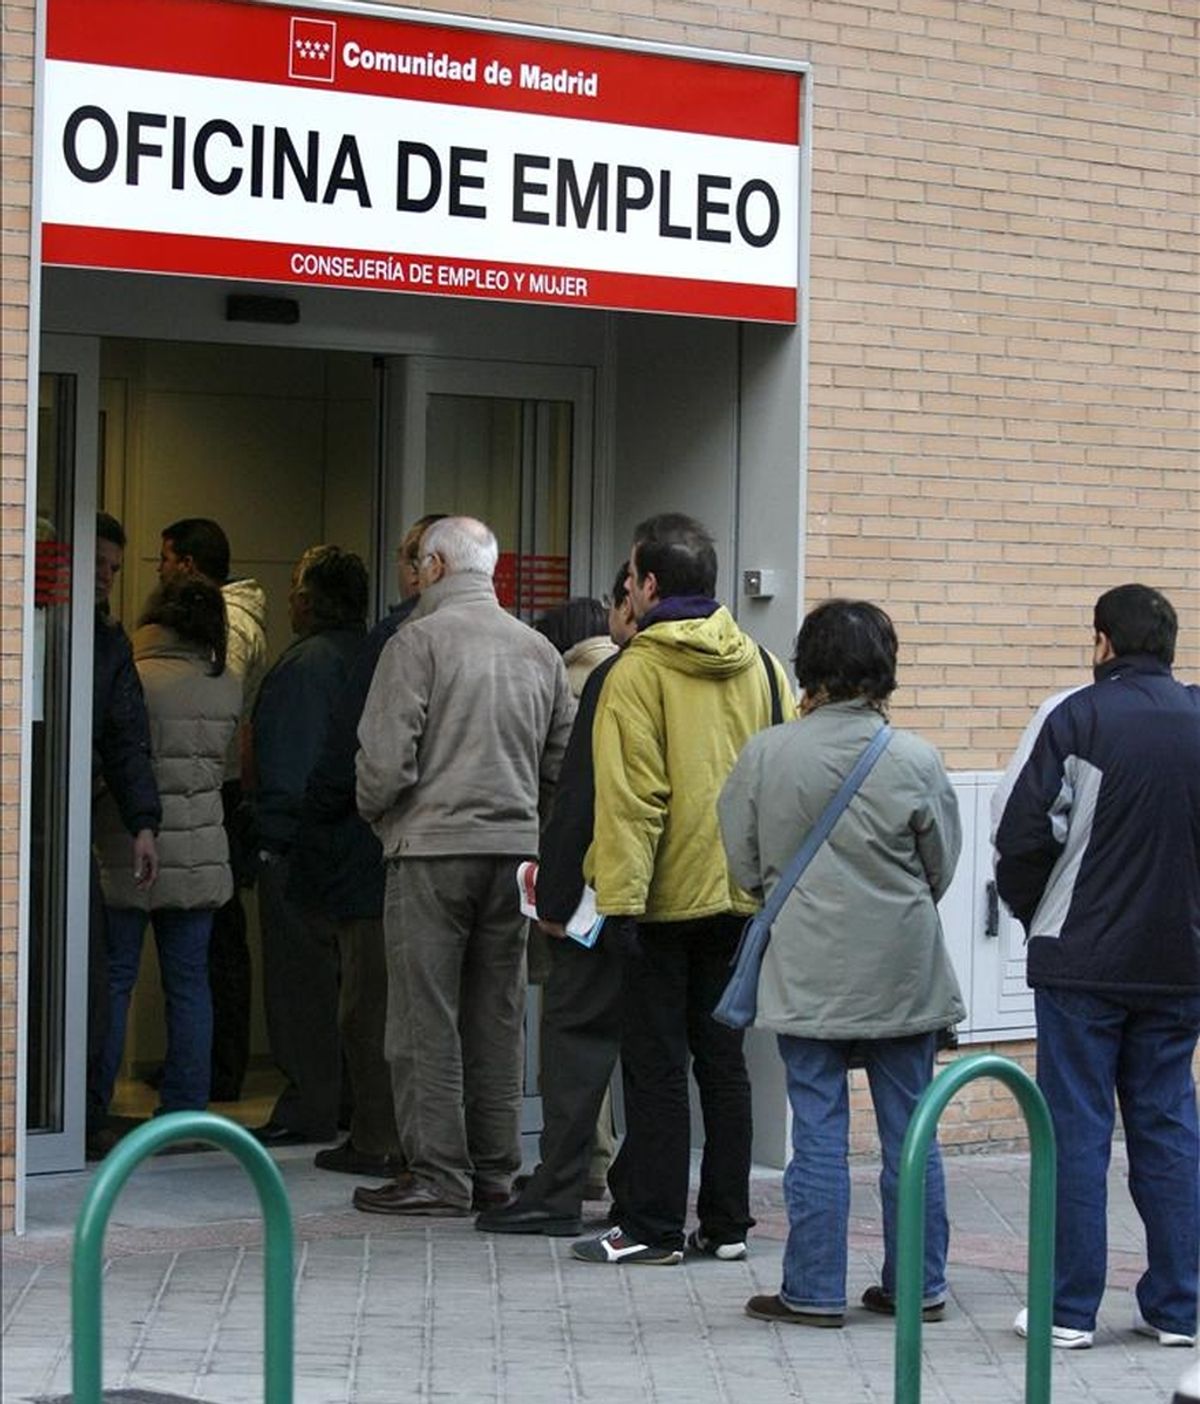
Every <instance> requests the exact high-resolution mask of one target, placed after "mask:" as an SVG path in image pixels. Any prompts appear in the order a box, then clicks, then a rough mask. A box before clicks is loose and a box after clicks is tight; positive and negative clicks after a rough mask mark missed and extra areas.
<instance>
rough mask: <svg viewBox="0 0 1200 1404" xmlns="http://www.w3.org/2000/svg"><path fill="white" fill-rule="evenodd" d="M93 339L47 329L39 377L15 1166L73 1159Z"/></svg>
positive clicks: (81, 1018)
mask: <svg viewBox="0 0 1200 1404" xmlns="http://www.w3.org/2000/svg"><path fill="white" fill-rule="evenodd" d="M98 370H99V355H98V345H97V343H96V342H95V341H94V340H91V339H88V338H83V337H49V336H48V337H46V338H44V339H43V342H42V354H41V371H40V378H39V383H38V427H37V484H36V492H37V541H36V546H35V572H34V611H33V613H34V619H33V660H32V670H31V672H32V677H31V689H30V690H31V694H32V697H31V708H30V711H31V731H32V735H31V747H30V844H29V857H30V871H29V906H28V914H29V917H28V919H29V926H28V932H27V939H28V952H29V959H28V964H27V969H28V972H29V975H28V1018H27V1025H26V1027H27V1045H26V1055H27V1056H26V1105H25V1127H26V1163H27V1167H28V1169H29V1170H30V1171H32V1172H37V1171H48V1170H69V1169H77V1168H78V1167H80V1166H82V1165H83V1161H84V1101H85V1085H86V1060H87V1052H86V1047H87V1043H86V1039H87V993H86V991H87V959H88V954H87V952H88V943H87V935H88V881H89V865H88V853H89V845H90V842H91V833H90V829H91V762H90V756H91V699H92V686H91V682H92V637H93V613H94V609H95V584H94V582H95V551H96V546H95V541H96V535H95V515H96V444H97V419H98V414H97V387H98V384H99V373H98Z"/></svg>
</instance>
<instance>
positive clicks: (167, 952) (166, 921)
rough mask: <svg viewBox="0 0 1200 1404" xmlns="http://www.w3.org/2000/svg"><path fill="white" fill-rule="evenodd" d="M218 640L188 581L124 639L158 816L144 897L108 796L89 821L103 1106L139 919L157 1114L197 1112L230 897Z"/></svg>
mask: <svg viewBox="0 0 1200 1404" xmlns="http://www.w3.org/2000/svg"><path fill="white" fill-rule="evenodd" d="M226 638H227V628H226V619H225V605H224V602H223V600H222V598H221V592H220V590H218V589H217V588H216V587H215V586H213V585H209V584H208V583H207V582H205V581H202V580H199V579H196V578H195V577H191V578H187V579H184V580H179V581H175V582H172V583H169V584H166V585H164V586H163V587H162V588H161V589H160V590H158V591H157V592H156V593H155V594H154V595H153V596H152V597H151V599H150V602H149V604H148V605H147V607H146V612H145V614H144V615H143V616H142V619H141V621H140V623H139V626H138V629H137V632H136V633H135V634H134V636H133V657H134V663H135V665H136V667H137V670H138V675H139V677H140V678H141V682H142V689H143V691H144V693H145V696H146V710H147V712H148V713H149V717H150V748H151V758H152V762H153V766H154V775H155V779H156V780H157V782H158V789H159V794H160V795H161V797H162V809H163V814H162V827H161V829H160V830H159V835H158V854H159V872H158V879H157V881H156V882H155V883H154V885H153V886H152V887H150V888H144V887H139V886H138V885H137V882H136V880H135V875H134V873H133V872H132V871H131V870H130V867H129V839H128V835H127V834H125V833H124V830H123V829H122V826H121V823H120V818H119V816H118V814H117V811H116V806H115V804H114V803H113V801H112V798H111V796H108V795H105V796H104V797H103V799H102V801H101V804H100V807H99V810H98V812H97V816H96V824H95V836H96V838H95V841H96V847H97V856H98V858H99V861H100V872H101V881H102V883H103V887H104V902H105V922H106V927H107V932H106V937H107V946H108V968H109V1032H108V1040H107V1043H106V1045H105V1049H104V1055H103V1059H102V1067H101V1072H102V1087H103V1094H104V1097H105V1099H106V1102H107V1101H108V1100H109V1099H111V1097H112V1089H113V1084H114V1082H115V1081H116V1076H117V1069H118V1067H119V1066H120V1063H121V1056H122V1053H123V1050H124V1046H125V1023H126V1017H127V1015H128V1012H129V997H130V995H131V993H132V991H133V987H134V984H135V983H136V982H137V974H138V965H139V963H140V960H141V953H142V937H143V935H144V933H145V928H146V920H147V918H149V920H150V923H151V925H152V926H153V927H154V937H155V941H156V942H157V945H158V959H159V966H160V969H161V972H162V983H163V994H164V996H165V999H166V1014H167V1056H166V1060H165V1063H164V1067H163V1080H162V1087H161V1091H160V1097H161V1106H160V1108H159V1110H160V1111H184V1110H197V1109H202V1108H203V1107H204V1106H205V1105H206V1104H207V1102H208V1085H209V1064H210V1055H211V1045H212V1001H211V997H210V995H209V985H208V943H209V937H210V935H211V933H212V920H213V912H214V910H215V909H216V908H217V907H219V906H221V904H222V903H223V902H226V901H228V899H229V897H230V894H231V893H232V891H233V882H232V878H231V876H230V870H229V848H228V845H227V842H226V838H225V827H224V823H223V817H222V809H221V781H222V779H223V776H224V763H225V752H226V748H227V747H228V745H229V741H230V738H231V737H232V736H233V734H234V731H235V730H236V728H237V724H238V717H239V715H240V711H241V700H242V685H241V682H240V681H239V679H238V678H236V677H235V676H234V675H233V674H232V673H231V672H229V671H227V670H226V667H225V650H226Z"/></svg>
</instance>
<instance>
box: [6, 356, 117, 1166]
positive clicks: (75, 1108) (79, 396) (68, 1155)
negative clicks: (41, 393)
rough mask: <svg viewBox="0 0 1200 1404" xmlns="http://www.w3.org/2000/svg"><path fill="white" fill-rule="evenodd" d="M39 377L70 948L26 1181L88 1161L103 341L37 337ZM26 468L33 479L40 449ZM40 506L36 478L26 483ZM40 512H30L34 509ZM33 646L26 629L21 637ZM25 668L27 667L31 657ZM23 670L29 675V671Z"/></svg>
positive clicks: (25, 808)
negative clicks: (63, 761)
mask: <svg viewBox="0 0 1200 1404" xmlns="http://www.w3.org/2000/svg"><path fill="white" fill-rule="evenodd" d="M39 352H40V354H39V363H38V375H37V378H36V379H35V380H34V382H33V386H34V391H35V393H36V392H37V391H38V390H39V389H40V380H41V376H42V375H43V374H49V375H70V376H74V378H75V426H74V428H75V441H74V452H73V464H72V473H73V491H72V548H71V580H72V582H73V588H72V590H71V624H70V628H71V647H70V658H71V676H70V682H69V691H68V696H69V699H70V700H69V704H68V717H69V720H68V739H67V774H68V776H69V781H68V783H69V787H70V788H69V794H68V800H67V834H66V846H67V851H66V854H65V855H64V857H65V866H66V888H67V891H66V907H65V912H66V932H65V941H66V947H65V952H64V961H65V971H64V988H63V1005H64V1007H63V1031H62V1032H63V1037H62V1042H61V1045H60V1047H59V1048H58V1050H57V1052H58V1056H59V1057H60V1058H61V1059H62V1069H61V1075H62V1097H63V1122H62V1128H61V1129H60V1130H58V1131H35V1132H30V1131H28V1129H27V1126H26V1115H27V1113H26V1107H25V1097H26V1095H27V1077H28V1074H27V1069H26V1068H25V1067H24V1066H22V1072H23V1073H24V1075H23V1076H18V1079H17V1090H18V1097H19V1101H18V1106H17V1109H16V1110H17V1118H16V1119H17V1135H18V1144H19V1145H20V1144H21V1143H22V1142H23V1143H24V1157H23V1159H24V1164H23V1171H22V1173H24V1174H47V1173H51V1172H54V1171H63V1170H80V1169H82V1168H83V1166H84V1164H85V1151H84V1139H85V1118H86V1103H87V985H88V925H89V920H90V908H91V903H90V854H91V824H92V761H91V753H92V687H93V677H92V673H93V644H94V615H95V607H96V601H95V591H94V585H93V579H94V576H95V569H96V474H97V464H98V458H97V454H98V432H99V407H100V341H99V338H98V337H94V336H68V335H63V334H52V333H47V334H44V335H43V336H42V337H41V340H40V347H39ZM33 448H34V452H33V453H32V454H31V456H30V457H31V462H32V464H33V467H34V472H35V473H36V464H37V454H36V445H34V446H33ZM30 488H31V490H32V491H31V495H32V496H33V498H34V500H35V502H36V496H37V485H36V480H35V481H34V482H33V483H32V484H30ZM35 510H36V509H35ZM27 637H28V638H29V641H30V643H29V646H30V648H31V649H32V648H33V647H35V646H36V645H35V643H34V637H33V630H32V627H31V628H30V629H29V631H28V633H27ZM30 661H31V660H30ZM26 672H27V673H32V668H31V667H27V669H26ZM32 740H33V713H32V696H31V695H30V696H29V697H28V698H27V705H26V706H24V707H23V709H22V719H21V748H22V756H23V759H24V764H23V765H22V777H23V780H22V791H23V793H22V800H21V807H22V812H23V813H25V814H28V813H29V804H30V799H31V795H32V775H31V774H30V767H29V760H30V757H31V756H32ZM30 852H31V848H30V844H29V842H28V841H26V842H25V843H23V844H22V847H21V853H22V862H21V866H22V872H23V874H24V880H25V881H26V882H27V883H28V882H30V881H31V874H30V872H29V855H30ZM32 895H33V894H32V891H27V900H26V902H25V903H24V904H23V906H22V917H21V922H22V925H21V932H20V949H21V951H22V953H23V958H22V961H21V966H22V975H21V992H22V998H23V999H25V1000H26V1001H27V1000H28V980H29V957H30V954H31V953H30V949H29V913H30V910H31V908H32ZM29 1017H30V1010H29V1007H28V1003H27V1002H26V1005H25V1009H24V1017H23V1018H21V1019H20V1020H19V1023H18V1029H19V1039H20V1047H19V1050H18V1057H19V1058H20V1059H21V1061H22V1065H24V1059H25V1056H26V1047H25V1045H26V1041H27V1039H28V1037H29Z"/></svg>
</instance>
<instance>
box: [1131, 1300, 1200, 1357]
mask: <svg viewBox="0 0 1200 1404" xmlns="http://www.w3.org/2000/svg"><path fill="white" fill-rule="evenodd" d="M1133 1329H1134V1330H1135V1331H1136V1332H1137V1333H1138V1335H1139V1336H1149V1337H1150V1338H1151V1339H1152V1340H1156V1341H1157V1342H1158V1343H1159V1345H1160V1346H1194V1345H1195V1344H1196V1338H1195V1336H1185V1335H1184V1334H1183V1333H1182V1332H1181V1331H1161V1330H1159V1328H1158V1327H1157V1326H1151V1324H1150V1323H1149V1322H1148V1321H1147V1320H1146V1318H1145V1317H1144V1316H1143V1315H1142V1309H1141V1307H1139V1306H1138V1304H1137V1302H1136V1301H1135V1302H1134V1304H1133Z"/></svg>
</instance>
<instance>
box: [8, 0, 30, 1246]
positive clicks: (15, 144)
mask: <svg viewBox="0 0 1200 1404" xmlns="http://www.w3.org/2000/svg"><path fill="white" fill-rule="evenodd" d="M32 85H33V4H32V0H4V5H3V8H2V10H0V338H2V339H3V349H4V356H3V367H2V369H0V581H2V582H3V589H2V590H0V1233H6V1232H8V1231H9V1230H10V1229H11V1228H12V1223H13V1201H14V1192H15V1186H16V1182H15V1176H14V1161H13V1154H14V1149H15V1135H16V1115H17V1097H16V1056H17V824H18V817H19V810H18V803H17V799H18V794H19V788H20V775H19V764H18V762H19V755H18V747H19V742H20V687H21V654H20V650H21V608H22V604H21V597H22V593H23V584H24V551H25V546H24V537H25V400H26V395H25V383H26V359H25V357H26V349H27V345H28V337H27V329H28V325H29V203H30V197H29V191H30V146H31V133H32V131H33V86H32Z"/></svg>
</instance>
